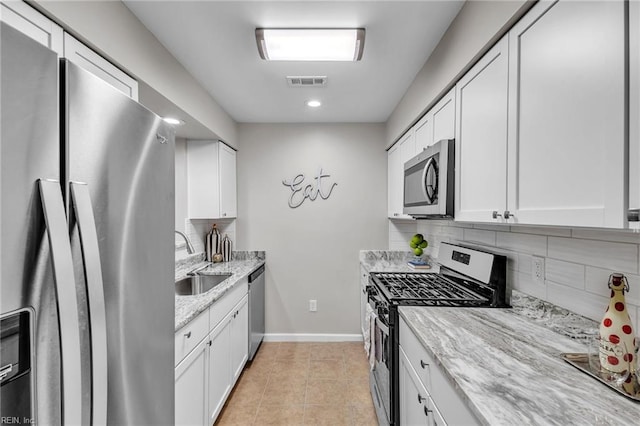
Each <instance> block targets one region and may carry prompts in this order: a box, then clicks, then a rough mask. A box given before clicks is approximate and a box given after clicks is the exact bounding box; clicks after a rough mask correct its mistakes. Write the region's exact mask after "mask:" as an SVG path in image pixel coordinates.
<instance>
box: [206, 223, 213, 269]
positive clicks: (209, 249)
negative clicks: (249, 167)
mask: <svg viewBox="0 0 640 426" xmlns="http://www.w3.org/2000/svg"><path fill="white" fill-rule="evenodd" d="M213 226H215V225H213ZM212 240H213V228H212V229H211V231H209V232H207V235H206V236H205V238H204V252H205V256H206V258H205V260H206V261H207V262H211V261H212V260H213V254H214V252H213V246H212Z"/></svg>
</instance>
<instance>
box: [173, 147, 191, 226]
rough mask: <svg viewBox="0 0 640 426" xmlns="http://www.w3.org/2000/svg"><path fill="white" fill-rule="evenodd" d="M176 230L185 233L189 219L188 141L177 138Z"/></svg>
mask: <svg viewBox="0 0 640 426" xmlns="http://www.w3.org/2000/svg"><path fill="white" fill-rule="evenodd" d="M175 162H176V169H175V170H176V230H178V231H182V232H185V231H186V230H185V220H186V219H187V208H188V204H187V141H186V140H185V139H182V138H176V158H175Z"/></svg>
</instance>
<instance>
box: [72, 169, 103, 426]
mask: <svg viewBox="0 0 640 426" xmlns="http://www.w3.org/2000/svg"><path fill="white" fill-rule="evenodd" d="M69 186H70V189H71V191H70V192H71V200H72V204H73V209H74V212H75V216H76V220H77V223H78V231H79V235H80V246H81V249H82V260H83V266H84V274H85V282H86V286H87V299H88V302H89V315H88V316H89V322H90V329H91V386H92V413H91V418H92V425H93V426H102V425H106V424H107V377H108V373H107V321H106V314H105V303H104V289H103V283H102V266H101V263H100V250H99V248H98V233H97V230H96V229H97V228H96V222H95V217H94V215H93V204H91V197H90V195H89V187H88V185H87V184H86V183H82V182H70V183H69Z"/></svg>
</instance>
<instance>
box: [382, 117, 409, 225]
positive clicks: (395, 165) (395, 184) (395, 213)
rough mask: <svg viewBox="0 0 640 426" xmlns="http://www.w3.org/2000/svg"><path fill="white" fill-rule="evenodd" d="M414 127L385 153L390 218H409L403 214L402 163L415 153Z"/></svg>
mask: <svg viewBox="0 0 640 426" xmlns="http://www.w3.org/2000/svg"><path fill="white" fill-rule="evenodd" d="M414 130H415V129H410V130H409V131H407V133H405V134H404V136H402V138H401V139H400V140H399V141H398V142H396V144H395V145H394V146H393V147H392V148H391V149H390V150H389V153H388V155H387V161H388V163H387V172H388V175H387V179H388V183H387V189H388V202H389V217H390V218H392V219H411V216H409V215H406V214H403V213H402V210H403V206H404V163H405V162H407V161H408V160H410V159H411V157H413V156H415V154H416V144H415V138H414V136H415V132H414Z"/></svg>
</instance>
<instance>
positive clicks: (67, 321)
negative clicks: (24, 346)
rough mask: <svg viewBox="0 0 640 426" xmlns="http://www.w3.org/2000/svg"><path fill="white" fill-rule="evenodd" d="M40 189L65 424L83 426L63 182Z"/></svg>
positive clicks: (41, 182)
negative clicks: (52, 282)
mask: <svg viewBox="0 0 640 426" xmlns="http://www.w3.org/2000/svg"><path fill="white" fill-rule="evenodd" d="M38 186H39V189H40V200H41V201H42V210H43V213H44V220H45V224H46V228H47V237H48V240H49V247H50V250H51V263H52V266H53V276H54V280H55V285H56V299H57V305H58V327H59V332H60V352H61V359H62V423H63V424H67V425H73V424H78V425H79V424H82V384H81V378H80V374H78V366H79V365H80V324H79V319H78V302H77V296H76V284H75V277H74V274H73V261H72V257H71V243H70V242H69V235H68V232H67V218H66V215H65V210H64V202H63V201H62V190H61V188H60V182H58V181H54V180H44V179H39V180H38Z"/></svg>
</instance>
